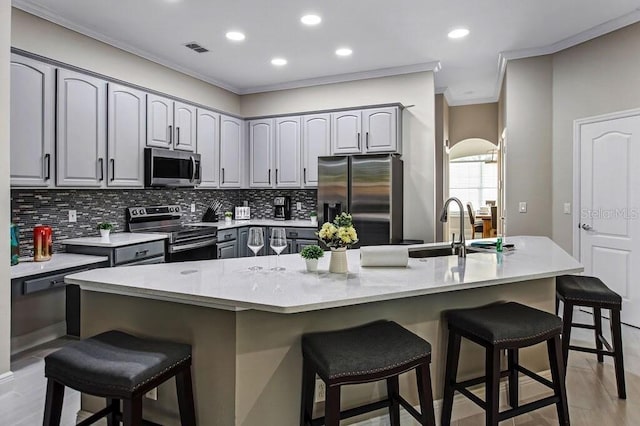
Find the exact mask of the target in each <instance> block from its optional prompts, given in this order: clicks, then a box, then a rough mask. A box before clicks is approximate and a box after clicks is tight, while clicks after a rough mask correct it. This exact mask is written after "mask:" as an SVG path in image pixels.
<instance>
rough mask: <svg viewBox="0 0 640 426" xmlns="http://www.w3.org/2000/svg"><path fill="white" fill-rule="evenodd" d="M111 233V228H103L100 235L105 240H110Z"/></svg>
mask: <svg viewBox="0 0 640 426" xmlns="http://www.w3.org/2000/svg"><path fill="white" fill-rule="evenodd" d="M109 233H111V230H110V229H101V230H100V237H101V238H102V239H103V240H108V239H109Z"/></svg>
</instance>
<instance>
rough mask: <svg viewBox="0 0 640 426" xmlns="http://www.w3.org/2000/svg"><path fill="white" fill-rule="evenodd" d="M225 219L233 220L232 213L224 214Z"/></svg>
mask: <svg viewBox="0 0 640 426" xmlns="http://www.w3.org/2000/svg"><path fill="white" fill-rule="evenodd" d="M224 218H225V219H231V218H233V213H231V212H224Z"/></svg>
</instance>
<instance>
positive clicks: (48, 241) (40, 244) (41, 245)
mask: <svg viewBox="0 0 640 426" xmlns="http://www.w3.org/2000/svg"><path fill="white" fill-rule="evenodd" d="M52 255H53V231H52V230H51V227H50V226H42V225H41V226H36V227H35V228H33V260H35V261H36V262H46V261H47V260H51V256H52Z"/></svg>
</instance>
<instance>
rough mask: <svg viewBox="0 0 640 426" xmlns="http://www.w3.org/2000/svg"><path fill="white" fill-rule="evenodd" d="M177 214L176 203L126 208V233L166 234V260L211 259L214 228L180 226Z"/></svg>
mask: <svg viewBox="0 0 640 426" xmlns="http://www.w3.org/2000/svg"><path fill="white" fill-rule="evenodd" d="M181 217H182V209H181V208H180V206H178V205H168V206H144V207H129V208H128V209H127V225H128V227H129V232H144V233H154V234H165V235H167V237H168V238H167V240H166V248H167V262H184V261H189V260H208V259H215V258H216V243H217V242H218V239H217V234H218V229H217V228H216V227H197V226H189V225H183V224H181V220H180V218H181Z"/></svg>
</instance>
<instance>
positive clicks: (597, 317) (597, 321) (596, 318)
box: [593, 308, 604, 362]
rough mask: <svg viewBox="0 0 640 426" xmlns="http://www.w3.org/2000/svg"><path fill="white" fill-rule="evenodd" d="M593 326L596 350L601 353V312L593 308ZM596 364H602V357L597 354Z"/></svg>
mask: <svg viewBox="0 0 640 426" xmlns="http://www.w3.org/2000/svg"><path fill="white" fill-rule="evenodd" d="M593 325H594V326H595V335H596V349H597V350H599V351H601V350H602V341H601V340H600V336H602V310H601V309H600V308H593ZM598 362H604V355H602V354H598Z"/></svg>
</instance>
